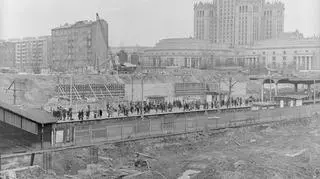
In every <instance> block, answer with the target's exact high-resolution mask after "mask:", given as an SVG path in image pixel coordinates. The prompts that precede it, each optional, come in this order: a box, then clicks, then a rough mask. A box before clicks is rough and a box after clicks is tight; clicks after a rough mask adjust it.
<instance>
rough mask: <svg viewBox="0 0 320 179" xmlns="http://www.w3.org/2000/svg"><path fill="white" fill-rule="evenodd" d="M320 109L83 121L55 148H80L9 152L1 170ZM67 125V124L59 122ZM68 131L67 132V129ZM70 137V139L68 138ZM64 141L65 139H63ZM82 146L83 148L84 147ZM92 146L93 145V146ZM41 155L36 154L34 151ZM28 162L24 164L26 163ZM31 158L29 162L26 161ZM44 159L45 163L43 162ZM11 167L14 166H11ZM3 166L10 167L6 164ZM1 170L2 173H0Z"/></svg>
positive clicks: (304, 114)
mask: <svg viewBox="0 0 320 179" xmlns="http://www.w3.org/2000/svg"><path fill="white" fill-rule="evenodd" d="M318 111H320V105H319V104H317V105H310V106H301V107H293V108H276V109H268V110H259V111H237V110H234V111H233V112H230V111H228V112H223V111H222V112H220V113H216V112H208V113H205V115H203V113H202V112H193V113H181V114H168V115H165V116H164V115H163V116H160V117H159V116H158V117H154V116H153V117H152V116H151V117H148V116H147V117H146V118H145V119H144V120H133V121H126V122H125V121H121V122H117V123H105V122H104V121H101V122H94V123H89V122H86V123H83V124H79V125H74V124H72V125H71V126H67V127H72V129H73V130H69V132H66V134H68V135H70V136H69V137H68V135H63V134H61V133H60V134H59V135H62V136H63V140H61V139H58V138H59V137H57V134H58V133H57V131H59V130H57V131H53V132H54V133H55V137H54V140H55V143H53V144H54V145H55V147H58V146H61V145H60V144H61V143H64V142H66V143H71V145H75V146H80V147H71V148H60V149H59V148H56V149H54V150H47V151H40V152H30V153H28V154H18V155H7V156H2V161H1V157H0V170H1V164H2V165H4V164H5V163H10V162H9V161H17V158H20V159H19V160H18V161H21V162H19V163H21V164H24V165H33V164H38V163H39V165H42V166H43V167H44V169H50V168H51V167H52V165H51V163H52V160H53V158H56V157H53V156H54V155H55V154H56V153H57V154H58V153H59V152H58V151H60V152H61V151H62V150H66V149H67V150H69V149H73V148H74V150H77V149H76V148H82V147H84V146H85V147H89V150H88V152H89V153H88V156H89V157H91V158H93V159H92V160H94V159H95V160H94V161H96V156H97V155H98V154H97V153H98V152H97V149H96V147H95V146H94V145H92V144H98V143H100V142H103V143H109V142H110V143H112V142H119V141H126V140H133V139H144V138H149V137H158V136H167V135H176V134H184V133H188V132H195V131H200V130H207V129H220V128H228V127H241V126H245V125H254V124H258V123H268V122H277V121H282V120H286V119H288V120H290V119H298V118H309V117H312V116H315V115H316V114H317V113H318ZM317 116H318V115H317ZM59 125H65V126H66V125H67V124H59ZM64 132H65V131H64ZM64 139H66V140H64ZM61 141H62V142H61ZM81 146H82V147H81ZM91 146H92V147H91ZM35 153H36V154H40V155H36V157H35V156H34V154H35ZM22 161H24V163H23V162H22ZM26 161H27V162H26ZM41 161H42V162H41ZM9 166H10V165H9ZM3 169H7V168H6V166H3ZM0 173H1V172H0Z"/></svg>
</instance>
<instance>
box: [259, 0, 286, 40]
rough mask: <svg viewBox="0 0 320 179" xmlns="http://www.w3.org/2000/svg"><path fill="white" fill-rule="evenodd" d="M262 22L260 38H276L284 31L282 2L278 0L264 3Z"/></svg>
mask: <svg viewBox="0 0 320 179" xmlns="http://www.w3.org/2000/svg"><path fill="white" fill-rule="evenodd" d="M262 22H263V24H262V37H261V39H263V40H265V39H272V38H277V37H278V36H279V35H280V34H281V33H283V31H284V4H283V3H280V2H275V3H269V2H268V3H266V4H265V5H264V12H263V16H262Z"/></svg>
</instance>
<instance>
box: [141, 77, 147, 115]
mask: <svg viewBox="0 0 320 179" xmlns="http://www.w3.org/2000/svg"><path fill="white" fill-rule="evenodd" d="M147 74H148V73H145V72H143V73H142V77H141V119H142V120H143V119H144V100H143V79H144V77H145V75H147Z"/></svg>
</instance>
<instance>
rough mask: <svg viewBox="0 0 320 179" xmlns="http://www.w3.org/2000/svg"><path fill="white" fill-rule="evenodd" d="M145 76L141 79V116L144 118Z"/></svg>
mask: <svg viewBox="0 0 320 179" xmlns="http://www.w3.org/2000/svg"><path fill="white" fill-rule="evenodd" d="M143 78H144V76H142V79H141V118H142V120H143V118H144V104H143Z"/></svg>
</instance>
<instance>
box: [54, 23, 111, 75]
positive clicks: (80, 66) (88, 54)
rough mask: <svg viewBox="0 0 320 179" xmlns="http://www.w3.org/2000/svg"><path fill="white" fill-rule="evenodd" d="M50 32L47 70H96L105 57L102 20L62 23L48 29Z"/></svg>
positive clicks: (105, 32) (106, 33) (105, 33)
mask: <svg viewBox="0 0 320 179" xmlns="http://www.w3.org/2000/svg"><path fill="white" fill-rule="evenodd" d="M51 34H52V68H51V69H55V70H62V71H69V70H71V71H72V70H85V69H88V68H91V69H96V68H99V65H101V63H102V62H104V61H105V60H106V59H107V55H108V54H107V50H108V24H107V22H106V21H105V20H102V19H101V20H100V19H97V20H96V21H79V22H76V23H75V24H71V25H70V24H65V25H64V26H61V27H57V28H54V29H52V30H51Z"/></svg>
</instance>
